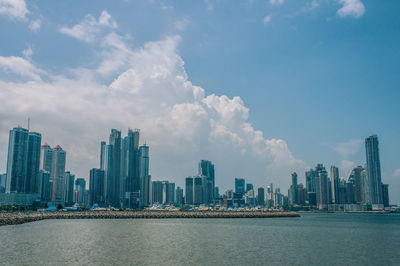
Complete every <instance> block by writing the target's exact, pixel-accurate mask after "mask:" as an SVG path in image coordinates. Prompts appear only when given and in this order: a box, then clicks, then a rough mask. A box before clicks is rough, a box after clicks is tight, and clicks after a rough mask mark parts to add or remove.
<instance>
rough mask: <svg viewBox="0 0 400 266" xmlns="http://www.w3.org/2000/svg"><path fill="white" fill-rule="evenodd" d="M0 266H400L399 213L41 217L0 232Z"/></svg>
mask: <svg viewBox="0 0 400 266" xmlns="http://www.w3.org/2000/svg"><path fill="white" fill-rule="evenodd" d="M0 264H4V265H77V264H84V265H277V264H278V265H282V264H284V265H288V264H290V265H400V215H396V214H393V215H381V214H302V217H301V218H276V219H274V218H273V219H190V220H189V219H166V220H160V219H159V220H156V219H155V220H44V221H39V222H33V223H27V224H22V225H12V226H3V227H0Z"/></svg>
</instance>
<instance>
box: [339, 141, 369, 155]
mask: <svg viewBox="0 0 400 266" xmlns="http://www.w3.org/2000/svg"><path fill="white" fill-rule="evenodd" d="M362 143H363V140H362V139H351V140H349V141H346V142H342V143H339V144H338V145H336V146H335V147H334V149H335V151H336V152H337V153H339V154H340V155H341V156H342V157H344V158H347V157H349V156H351V155H353V154H355V153H357V152H358V151H359V149H360V148H361V144H362Z"/></svg>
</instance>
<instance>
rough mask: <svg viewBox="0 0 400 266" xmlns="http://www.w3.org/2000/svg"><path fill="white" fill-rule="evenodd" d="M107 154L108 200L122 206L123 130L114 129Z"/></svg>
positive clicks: (108, 202) (115, 205) (116, 205)
mask: <svg viewBox="0 0 400 266" xmlns="http://www.w3.org/2000/svg"><path fill="white" fill-rule="evenodd" d="M106 150H107V152H106V153H107V156H106V161H107V163H105V165H106V184H107V190H106V202H107V204H109V205H111V206H113V207H118V208H119V207H120V205H121V204H120V201H121V198H122V197H123V198H125V195H121V187H120V186H121V132H120V131H118V130H116V129H112V130H111V134H110V141H109V145H107V149H106Z"/></svg>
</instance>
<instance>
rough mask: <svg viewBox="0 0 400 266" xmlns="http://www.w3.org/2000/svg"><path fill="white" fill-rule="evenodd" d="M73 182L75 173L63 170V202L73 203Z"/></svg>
mask: <svg viewBox="0 0 400 266" xmlns="http://www.w3.org/2000/svg"><path fill="white" fill-rule="evenodd" d="M74 183H75V175H73V174H71V172H65V204H66V205H73V204H74Z"/></svg>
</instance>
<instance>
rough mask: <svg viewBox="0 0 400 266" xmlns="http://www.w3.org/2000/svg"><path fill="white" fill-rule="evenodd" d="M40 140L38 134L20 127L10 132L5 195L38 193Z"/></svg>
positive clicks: (40, 137)
mask: <svg viewBox="0 0 400 266" xmlns="http://www.w3.org/2000/svg"><path fill="white" fill-rule="evenodd" d="M41 139H42V136H41V135H40V134H39V133H36V132H29V131H28V130H27V129H24V128H21V127H16V128H13V129H12V130H10V137H9V143H8V158H7V179H6V193H25V194H38V193H39V189H40V182H39V167H40V143H41Z"/></svg>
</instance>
